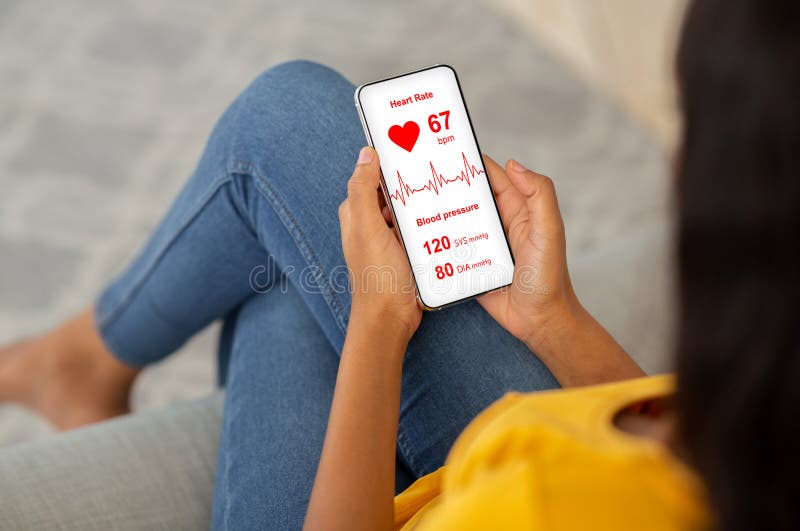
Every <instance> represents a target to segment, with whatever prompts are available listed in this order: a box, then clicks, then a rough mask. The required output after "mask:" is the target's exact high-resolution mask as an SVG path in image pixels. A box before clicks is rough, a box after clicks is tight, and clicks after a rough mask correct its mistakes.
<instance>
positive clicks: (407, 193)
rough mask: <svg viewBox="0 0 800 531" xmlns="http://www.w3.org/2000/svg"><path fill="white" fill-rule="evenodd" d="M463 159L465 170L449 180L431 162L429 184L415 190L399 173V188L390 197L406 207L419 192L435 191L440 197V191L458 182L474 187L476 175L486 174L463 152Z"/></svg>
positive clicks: (398, 172)
mask: <svg viewBox="0 0 800 531" xmlns="http://www.w3.org/2000/svg"><path fill="white" fill-rule="evenodd" d="M461 158H462V160H463V161H464V169H462V170H461V172H460V173H459V174H458V175H456V176H455V177H452V178H447V177H445V176H443V175H441V174H440V173H439V172H438V171H436V168H435V167H434V166H433V161H430V167H431V176H430V178H429V179H428V182H427V183H425V184H423V185H422V186H420V187H419V188H414V187H413V186H411V185H409V184H406V182H405V181H404V180H403V176H402V175H400V170H398V171H397V188H395V191H394V192H392V193H391V194H389V197H391V198H393V199H396V200H398V201H400V202H401V203H403V206H405V205H406V200H407V199H408V198H409V197H411V196H412V195H414V194H416V193H417V192H422V191H423V190H427V191H428V192H430V191H433V192H434V193H435V194H436V195H439V190H441V189H442V187H443V186H444V185H446V184H451V183H454V182H456V181H461V182H464V183H466V184H467V186H471V185H472V181H474V180H475V176H476V175H481V174H483V173H486V172H484V171H483V170H481V169H479V168H478V167H477V166H475V165H474V164H471V163H470V162H469V160H467V156H466V155H465V154H464V152H463V151H462V152H461Z"/></svg>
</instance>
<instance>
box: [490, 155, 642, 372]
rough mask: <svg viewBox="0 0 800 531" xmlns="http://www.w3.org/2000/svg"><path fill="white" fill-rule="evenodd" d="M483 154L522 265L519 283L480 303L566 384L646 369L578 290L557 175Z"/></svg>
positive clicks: (516, 280)
mask: <svg viewBox="0 0 800 531" xmlns="http://www.w3.org/2000/svg"><path fill="white" fill-rule="evenodd" d="M484 160H485V162H486V169H487V170H488V171H489V178H490V179H491V182H492V188H493V189H494V193H495V198H496V200H497V206H498V208H499V209H500V217H501V218H502V219H503V225H504V227H505V229H506V232H507V234H508V240H509V243H510V244H511V250H512V251H513V253H514V260H515V266H514V281H513V283H512V285H511V286H509V287H508V288H504V289H502V290H499V291H494V292H492V293H488V294H486V295H484V296H482V297H480V298H479V301H480V303H481V304H482V305H483V307H484V308H485V309H486V311H487V312H489V314H490V315H491V316H492V317H494V318H495V320H497V322H498V323H500V324H501V325H502V326H503V327H504V328H505V329H506V330H508V331H509V332H511V333H512V334H514V335H515V336H516V337H517V338H519V339H521V340H522V341H524V342H525V344H526V345H528V348H530V349H531V350H532V351H533V352H535V353H536V355H537V356H539V359H541V360H542V361H543V362H544V363H545V364H546V365H547V367H548V368H549V369H550V371H551V372H552V373H553V376H555V377H556V379H557V380H558V381H559V383H560V384H561V385H562V386H564V387H569V386H575V385H590V384H597V383H602V382H608V381H614V380H624V379H627V378H635V377H638V376H643V375H644V372H643V371H642V370H641V369H640V368H639V366H638V365H636V363H635V362H634V361H633V360H632V359H631V358H630V356H628V354H627V353H626V352H625V351H624V350H623V349H622V347H620V346H619V344H618V343H617V342H616V341H614V338H613V337H611V335H610V334H609V333H608V332H606V330H605V329H604V328H603V327H602V326H601V325H600V323H598V322H597V321H596V320H595V319H594V318H593V317H592V316H591V315H590V314H589V312H587V311H586V310H585V309H584V308H583V306H581V304H580V302H579V301H578V297H577V296H576V295H575V291H574V290H573V289H572V282H571V280H570V277H569V270H568V269H567V249H566V239H565V234H564V223H563V221H562V219H561V212H560V211H559V208H558V199H557V197H556V192H555V187H554V186H553V181H551V180H550V179H549V178H547V177H545V176H544V175H539V174H538V173H534V172H532V171H530V170H528V169H526V168H524V167H523V166H522V165H521V164H519V163H518V162H516V161H513V160H511V161H509V162H508V163H507V164H506V169H505V170H504V169H503V168H502V167H500V166H499V165H498V164H497V163H496V162H495V161H493V160H492V159H491V158H489V157H484Z"/></svg>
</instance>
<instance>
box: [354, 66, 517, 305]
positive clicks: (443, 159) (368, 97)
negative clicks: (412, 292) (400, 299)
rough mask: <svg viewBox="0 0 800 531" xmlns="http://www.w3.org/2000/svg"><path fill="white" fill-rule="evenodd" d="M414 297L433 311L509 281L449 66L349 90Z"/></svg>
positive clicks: (507, 254) (505, 253)
mask: <svg viewBox="0 0 800 531" xmlns="http://www.w3.org/2000/svg"><path fill="white" fill-rule="evenodd" d="M355 98H356V105H357V106H358V107H359V111H360V113H361V118H362V122H363V125H364V130H365V133H366V135H367V140H368V141H369V143H370V144H371V145H372V146H373V147H374V148H375V150H376V151H377V152H378V155H379V157H380V163H381V172H382V174H383V186H384V191H385V192H386V195H387V198H388V199H387V200H388V202H389V203H390V208H391V209H392V212H393V215H394V220H395V223H396V225H397V229H398V232H399V234H400V237H401V240H402V242H403V245H404V246H405V249H406V253H407V254H408V259H409V262H410V264H411V269H412V271H413V274H414V280H415V281H416V284H417V294H418V296H419V298H420V302H422V304H423V305H425V306H426V307H428V308H440V307H442V306H445V305H447V304H451V303H454V302H458V301H461V300H464V299H467V298H470V297H474V296H475V295H479V294H481V293H485V292H487V291H491V290H493V289H496V288H499V287H502V286H506V285H508V284H510V283H511V280H512V277H513V273H514V262H513V259H512V257H511V251H510V250H509V247H508V241H507V240H506V235H505V232H504V231H503V225H502V223H501V221H500V216H499V213H498V211H497V205H496V204H495V201H494V196H493V194H492V189H491V186H490V184H489V179H488V174H487V172H486V168H485V167H484V164H483V160H482V159H481V153H480V150H479V148H478V142H477V140H476V138H475V133H474V132H473V129H472V123H471V121H470V118H469V113H468V112H467V108H466V105H465V103H464V99H463V96H462V93H461V88H460V86H459V83H458V78H457V77H456V73H455V71H454V70H453V69H452V68H451V67H449V66H446V65H437V66H433V67H430V68H426V69H424V70H419V71H416V72H411V73H409V74H404V75H401V76H397V77H394V78H390V79H386V80H383V81H376V82H374V83H368V84H366V85H362V86H361V87H359V88H358V89H356V93H355Z"/></svg>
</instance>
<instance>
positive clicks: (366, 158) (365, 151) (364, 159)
mask: <svg viewBox="0 0 800 531" xmlns="http://www.w3.org/2000/svg"><path fill="white" fill-rule="evenodd" d="M370 162H372V150H371V149H370V148H368V147H363V148H361V151H360V152H359V153H358V161H356V165H359V164H369V163H370Z"/></svg>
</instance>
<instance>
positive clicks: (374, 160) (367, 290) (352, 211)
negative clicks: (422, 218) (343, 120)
mask: <svg viewBox="0 0 800 531" xmlns="http://www.w3.org/2000/svg"><path fill="white" fill-rule="evenodd" d="M379 183H380V165H379V163H378V154H377V153H376V152H375V150H374V149H372V148H370V147H365V148H363V149H362V150H361V153H360V154H359V157H358V162H357V163H356V167H355V170H354V171H353V175H352V176H351V177H350V180H349V181H348V183H347V199H345V200H344V202H343V203H342V204H341V205H340V206H339V221H340V224H341V229H342V249H343V250H344V257H345V260H346V261H347V266H348V268H349V270H350V287H351V290H352V307H351V310H350V320H351V321H353V320H354V319H355V320H362V319H376V320H377V322H376V324H378V323H380V324H381V325H382V327H383V328H384V330H386V331H389V330H398V331H399V332H400V333H401V334H403V336H405V339H406V341H407V340H409V339H410V338H411V336H412V335H413V334H414V332H415V331H416V330H417V327H418V326H419V323H420V320H421V319H422V310H421V308H420V306H419V305H418V304H417V299H416V295H415V291H414V279H413V277H412V274H411V267H410V266H409V263H408V258H407V257H406V253H405V251H404V250H403V246H402V245H401V244H400V241H399V240H398V239H397V237H396V236H395V234H394V231H393V230H392V228H391V227H390V226H389V222H390V219H391V218H390V216H389V211H388V208H387V207H386V206H385V205H383V206H382V205H381V200H380V199H379V197H382V193H381V191H380V190H379Z"/></svg>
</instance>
